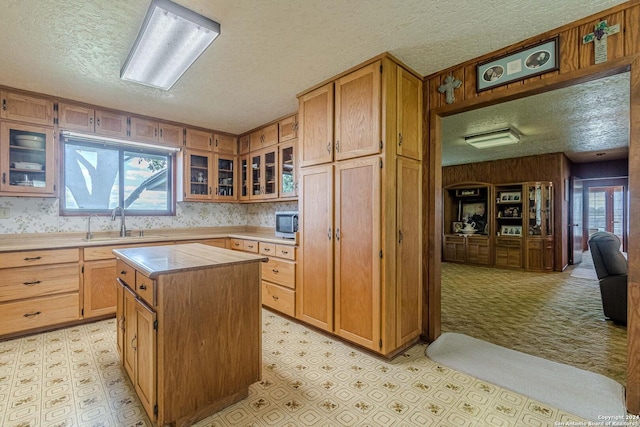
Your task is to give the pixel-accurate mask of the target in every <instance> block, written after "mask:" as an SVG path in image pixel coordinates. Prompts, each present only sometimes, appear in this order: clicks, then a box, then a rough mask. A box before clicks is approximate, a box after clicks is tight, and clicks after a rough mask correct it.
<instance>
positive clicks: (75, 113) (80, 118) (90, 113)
mask: <svg viewBox="0 0 640 427" xmlns="http://www.w3.org/2000/svg"><path fill="white" fill-rule="evenodd" d="M94 117H95V111H94V109H93V108H86V107H82V106H79V105H73V104H66V103H64V102H61V103H60V104H58V126H59V127H60V129H66V130H80V131H85V132H93V131H94V130H95V127H94Z"/></svg>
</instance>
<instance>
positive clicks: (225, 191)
mask: <svg viewBox="0 0 640 427" xmlns="http://www.w3.org/2000/svg"><path fill="white" fill-rule="evenodd" d="M235 163H236V158H235V156H233V155H231V156H226V155H220V154H216V156H215V164H216V168H215V172H214V173H215V182H214V183H213V185H215V188H214V190H213V197H214V199H216V200H237V196H236V191H235V190H236V175H235V174H236V169H237V168H236V166H235Z"/></svg>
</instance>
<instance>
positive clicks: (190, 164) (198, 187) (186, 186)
mask: <svg viewBox="0 0 640 427" xmlns="http://www.w3.org/2000/svg"><path fill="white" fill-rule="evenodd" d="M177 163H178V174H177V176H178V189H177V193H178V201H211V200H213V191H212V187H211V179H212V177H213V156H212V153H210V152H207V151H199V150H191V149H184V150H182V151H181V152H180V153H179V154H178V162H177Z"/></svg>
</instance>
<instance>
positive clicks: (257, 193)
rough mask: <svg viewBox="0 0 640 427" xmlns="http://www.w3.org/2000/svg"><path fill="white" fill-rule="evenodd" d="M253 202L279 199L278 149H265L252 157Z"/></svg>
mask: <svg viewBox="0 0 640 427" xmlns="http://www.w3.org/2000/svg"><path fill="white" fill-rule="evenodd" d="M250 160H251V166H250V167H251V175H250V180H251V194H250V196H249V197H250V199H251V200H261V199H275V198H277V197H278V147H270V148H265V149H262V150H259V151H256V152H252V153H251V155H250Z"/></svg>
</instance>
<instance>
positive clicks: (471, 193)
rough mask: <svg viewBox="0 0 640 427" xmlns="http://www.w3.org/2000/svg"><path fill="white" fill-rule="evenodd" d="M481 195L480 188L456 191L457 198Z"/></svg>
mask: <svg viewBox="0 0 640 427" xmlns="http://www.w3.org/2000/svg"><path fill="white" fill-rule="evenodd" d="M478 195H480V189H479V188H460V189H458V190H456V196H457V197H470V196H478Z"/></svg>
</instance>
